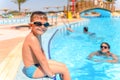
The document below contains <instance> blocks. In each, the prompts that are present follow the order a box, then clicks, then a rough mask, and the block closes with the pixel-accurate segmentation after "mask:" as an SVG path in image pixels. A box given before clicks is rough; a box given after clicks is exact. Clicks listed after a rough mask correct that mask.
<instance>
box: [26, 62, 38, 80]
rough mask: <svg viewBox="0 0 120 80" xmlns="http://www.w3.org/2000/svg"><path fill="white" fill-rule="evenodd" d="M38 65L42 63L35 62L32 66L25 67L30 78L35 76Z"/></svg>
mask: <svg viewBox="0 0 120 80" xmlns="http://www.w3.org/2000/svg"><path fill="white" fill-rule="evenodd" d="M38 66H40V65H39V64H34V65H31V66H29V67H27V68H25V74H26V76H28V77H29V78H33V75H34V73H35V71H36V69H37V67H38Z"/></svg>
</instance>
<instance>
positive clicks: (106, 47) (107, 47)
mask: <svg viewBox="0 0 120 80" xmlns="http://www.w3.org/2000/svg"><path fill="white" fill-rule="evenodd" d="M100 48H101V51H102V52H108V51H109V50H110V45H109V44H108V43H107V42H102V43H101V45H100Z"/></svg>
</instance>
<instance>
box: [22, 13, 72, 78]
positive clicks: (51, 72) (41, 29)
mask: <svg viewBox="0 0 120 80" xmlns="http://www.w3.org/2000/svg"><path fill="white" fill-rule="evenodd" d="M29 26H30V29H31V31H30V33H29V34H28V35H27V36H26V38H25V40H24V43H23V47H22V59H23V63H24V66H25V74H26V76H28V77H30V78H42V77H46V76H47V77H49V78H53V77H54V76H55V75H56V74H60V76H61V79H62V80H71V78H70V73H69V70H68V68H67V66H66V65H65V64H64V63H61V62H58V61H55V60H51V59H47V57H46V55H45V52H44V50H43V48H42V45H41V43H40V42H41V40H40V39H39V38H38V35H39V36H41V35H42V34H44V33H45V32H46V30H47V27H48V26H49V24H48V19H47V15H46V14H45V13H44V12H41V11H35V12H33V13H32V15H31V17H30V23H29Z"/></svg>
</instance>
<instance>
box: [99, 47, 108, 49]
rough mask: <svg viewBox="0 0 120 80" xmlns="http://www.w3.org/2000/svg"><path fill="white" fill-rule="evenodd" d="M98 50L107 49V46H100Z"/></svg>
mask: <svg viewBox="0 0 120 80" xmlns="http://www.w3.org/2000/svg"><path fill="white" fill-rule="evenodd" d="M100 48H104V49H107V48H108V47H107V46H100Z"/></svg>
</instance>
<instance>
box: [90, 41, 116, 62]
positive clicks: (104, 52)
mask: <svg viewBox="0 0 120 80" xmlns="http://www.w3.org/2000/svg"><path fill="white" fill-rule="evenodd" d="M100 48H101V50H98V51H96V52H93V53H91V54H90V55H89V56H88V59H89V60H93V59H92V58H93V56H105V57H107V58H109V57H111V58H112V59H111V60H108V59H107V60H94V61H96V62H111V63H116V62H118V57H117V56H116V55H115V54H113V53H111V52H110V45H109V44H108V43H107V42H102V43H101V45H100Z"/></svg>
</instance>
